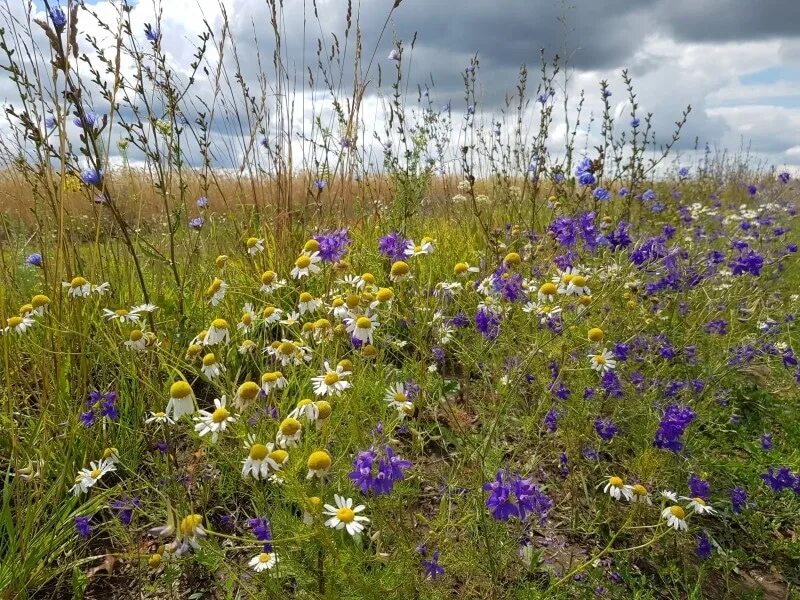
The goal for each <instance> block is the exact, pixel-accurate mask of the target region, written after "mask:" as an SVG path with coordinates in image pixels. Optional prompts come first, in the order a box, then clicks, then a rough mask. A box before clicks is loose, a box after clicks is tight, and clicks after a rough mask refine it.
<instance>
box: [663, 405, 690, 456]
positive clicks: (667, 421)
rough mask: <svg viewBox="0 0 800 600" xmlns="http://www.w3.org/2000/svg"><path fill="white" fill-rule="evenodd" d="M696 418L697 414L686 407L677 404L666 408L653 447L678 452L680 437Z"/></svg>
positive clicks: (681, 446) (681, 444) (680, 443)
mask: <svg viewBox="0 0 800 600" xmlns="http://www.w3.org/2000/svg"><path fill="white" fill-rule="evenodd" d="M696 416H697V414H696V413H695V412H694V411H693V410H692V409H691V408H689V407H688V406H680V405H678V404H670V405H669V406H667V408H666V409H665V410H664V415H663V416H662V417H661V423H660V424H659V426H658V431H656V436H655V440H654V441H653V445H654V446H655V447H656V448H663V449H665V450H671V451H672V452H680V451H681V450H682V449H683V442H682V441H681V437H682V436H683V434H684V432H685V431H686V428H687V427H688V426H689V424H690V423H691V422H692V421H694V419H695V417H696Z"/></svg>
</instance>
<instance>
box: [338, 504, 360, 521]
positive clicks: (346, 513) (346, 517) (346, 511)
mask: <svg viewBox="0 0 800 600" xmlns="http://www.w3.org/2000/svg"><path fill="white" fill-rule="evenodd" d="M336 516H337V518H338V519H339V520H340V521H341V522H342V523H352V522H353V520H354V519H355V518H356V513H354V512H353V509H352V508H347V507H346V506H343V507H342V508H340V509H339V510H337V511H336Z"/></svg>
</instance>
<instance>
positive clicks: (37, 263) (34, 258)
mask: <svg viewBox="0 0 800 600" xmlns="http://www.w3.org/2000/svg"><path fill="white" fill-rule="evenodd" d="M25 264H26V265H28V266H29V267H41V266H42V255H41V254H39V253H38V252H34V253H33V254H31V255H30V256H28V258H26V259H25Z"/></svg>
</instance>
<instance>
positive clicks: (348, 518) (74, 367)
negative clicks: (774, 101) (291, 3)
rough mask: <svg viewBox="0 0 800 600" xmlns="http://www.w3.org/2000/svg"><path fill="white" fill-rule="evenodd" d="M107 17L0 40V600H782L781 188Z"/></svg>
mask: <svg viewBox="0 0 800 600" xmlns="http://www.w3.org/2000/svg"><path fill="white" fill-rule="evenodd" d="M401 4H402V2H401V0H395V2H394V4H393V5H392V3H391V2H388V3H386V7H385V8H386V15H385V18H386V23H390V22H391V18H392V14H393V13H394V12H395V11H400V10H403V9H404V8H405V6H403V5H401ZM114 6H116V7H117V8H118V10H117V11H116V12H113V13H109V12H108V11H106V12H97V11H95V10H94V9H93V7H92V5H91V4H88V3H87V4H85V3H83V2H79V1H69V2H66V3H62V4H61V5H57V4H56V3H55V2H52V1H51V2H47V1H45V2H44V3H43V5H37V4H30V5H28V8H27V9H26V10H24V11H22V13H18V12H15V11H14V10H12V8H10V7H8V5H7V4H6V5H4V6H2V7H0V21H2V27H0V67H1V68H2V70H3V76H4V77H6V78H8V79H9V80H10V81H12V82H13V84H14V87H15V89H16V92H17V96H16V98H15V99H14V100H13V101H11V100H8V101H7V102H6V103H5V105H4V112H5V125H4V129H3V138H2V141H1V142H0V154H2V162H3V169H2V172H0V192H1V193H2V200H0V206H2V208H3V217H2V231H0V243H2V246H1V247H0V260H1V261H2V262H1V266H2V285H1V286H0V307H1V308H2V311H3V314H2V317H3V318H2V329H0V353H2V356H1V357H0V380H1V382H2V383H0V390H1V391H0V398H1V403H0V404H1V406H2V408H1V409H0V432H1V433H0V477H2V484H1V485H0V488H1V489H2V492H0V494H1V495H2V498H1V499H0V597H2V598H176V599H177V598H191V599H196V598H331V599H334V598H336V599H346V598H347V599H349V598H352V599H369V598H381V599H384V600H385V599H394V598H397V599H444V598H496V599H501V598H542V599H544V598H595V597H607V598H642V599H645V598H652V599H657V598H658V599H660V598H673V599H679V598H774V599H778V598H797V597H800V596H798V594H800V591H798V590H799V589H800V588H798V586H799V585H800V443H799V442H800V365H799V364H798V353H799V352H800V350H798V344H800V338H799V337H798V329H797V323H796V321H797V314H796V313H797V312H798V308H799V307H800V260H798V254H797V248H798V246H797V244H798V231H800V230H799V229H798V222H797V210H798V204H799V203H800V185H798V183H797V175H796V174H795V173H790V172H789V171H785V170H782V169H779V168H776V169H770V168H766V167H763V166H759V167H757V166H755V165H753V164H751V163H748V162H747V160H746V157H744V156H741V155H733V154H727V153H722V152H719V151H716V150H713V149H711V148H709V147H705V148H703V146H702V145H699V146H698V147H697V150H696V152H693V153H691V154H681V153H680V152H678V151H677V150H676V147H675V144H676V142H677V141H678V140H680V138H681V131H682V129H683V127H684V125H685V123H686V122H687V120H689V119H691V118H692V114H691V107H687V108H686V110H684V111H683V112H682V113H679V114H677V115H669V118H670V120H671V122H672V123H673V129H672V130H671V131H668V132H666V134H664V133H663V132H662V133H660V134H657V133H656V131H655V126H654V124H653V119H652V118H653V115H652V114H650V113H647V112H644V111H643V110H642V109H640V108H639V104H638V101H637V96H636V92H635V82H634V81H633V78H632V76H631V75H630V74H629V73H628V72H627V71H624V72H622V73H621V74H620V76H619V78H618V79H616V80H614V81H602V82H598V85H597V87H596V88H595V89H593V90H586V92H585V94H586V95H587V96H588V95H592V96H594V97H596V98H599V102H600V105H601V106H602V107H604V109H603V110H602V114H600V115H597V114H595V115H593V116H590V115H589V114H587V113H586V111H585V110H584V108H583V106H584V99H583V94H582V95H581V97H579V98H577V97H572V98H570V97H568V96H567V95H566V94H565V91H564V87H563V86H561V85H559V82H560V81H561V79H560V78H561V77H563V76H564V75H565V73H568V72H569V68H570V67H569V64H568V63H567V62H565V60H564V59H563V58H558V57H551V56H550V55H548V54H546V53H543V54H542V56H541V64H540V68H539V70H538V72H537V71H532V72H531V73H528V71H527V69H526V68H523V69H521V71H520V74H519V80H518V81H517V82H516V87H514V86H515V82H513V81H512V82H509V83H510V86H511V89H514V90H516V91H515V94H516V95H511V96H509V97H508V99H507V103H506V109H505V110H503V111H501V112H500V113H490V112H488V111H485V110H483V108H482V107H481V104H480V81H481V62H480V55H475V56H474V57H472V58H471V59H469V60H468V62H467V63H466V64H465V65H464V66H463V72H462V73H461V74H460V77H461V79H462V80H463V94H462V97H461V98H459V99H453V100H452V102H448V103H447V104H445V105H440V104H439V103H438V101H437V100H436V88H435V86H433V85H431V86H426V85H420V86H419V87H417V83H416V81H417V79H415V77H416V75H413V74H411V66H410V65H412V64H414V63H413V51H414V43H415V41H416V40H415V41H407V42H402V41H400V40H399V39H398V38H394V39H393V37H392V30H391V27H387V26H386V25H384V31H383V33H382V35H381V37H380V38H378V39H377V40H376V41H374V47H371V46H368V45H364V44H363V43H362V38H361V36H360V28H359V20H358V10H359V8H358V6H355V5H349V6H350V10H349V11H348V12H347V13H346V14H343V15H333V16H332V19H333V20H335V21H336V23H337V24H336V27H337V28H340V29H341V31H339V29H337V31H339V33H338V34H337V35H336V36H333V37H331V36H330V35H329V34H324V35H323V34H322V33H319V35H320V42H319V44H318V51H317V54H316V56H312V57H308V56H306V57H304V59H303V60H304V61H305V68H304V69H303V70H302V72H301V73H300V74H299V78H300V80H302V81H300V80H298V79H296V78H295V76H294V75H293V74H292V71H291V70H290V69H288V68H287V65H289V64H291V63H293V62H294V61H296V60H299V58H297V57H293V56H288V55H287V52H286V43H287V41H286V38H287V36H293V35H297V33H296V32H293V31H291V30H289V31H287V29H286V28H285V27H284V26H283V24H282V23H283V22H282V20H281V15H282V10H283V4H282V3H280V2H276V1H273V0H268V1H267V2H265V3H264V7H263V14H261V15H259V16H258V18H259V19H260V23H261V25H260V26H259V29H260V31H259V32H258V33H257V35H259V36H262V37H263V38H265V39H268V40H270V43H271V46H269V50H264V49H263V48H262V49H261V50H259V51H258V52H259V55H258V61H257V62H258V64H259V70H258V74H257V76H255V77H254V78H253V77H246V76H245V75H244V74H243V73H244V71H243V67H242V65H241V61H243V60H244V58H245V57H244V56H243V53H244V52H246V51H247V50H248V48H247V47H246V46H243V45H242V44H243V41H242V40H237V39H234V38H233V37H232V36H231V35H229V28H228V18H229V17H228V15H224V17H223V19H222V21H221V22H219V23H216V22H215V23H211V22H209V23H207V29H205V30H200V31H197V32H196V38H195V39H193V40H192V44H194V54H193V55H192V56H191V57H190V58H189V59H187V58H186V57H176V56H174V55H172V54H171V53H170V52H169V51H168V50H166V49H165V47H166V46H167V42H168V37H169V35H170V32H169V31H168V30H166V29H162V26H161V23H160V21H159V17H158V11H156V12H154V13H153V18H152V19H151V20H150V21H149V22H142V23H140V22H138V21H136V20H135V19H134V18H133V17H132V15H133V14H134V11H133V8H132V6H130V5H129V4H128V2H126V1H125V0H119V1H118V2H116V3H114ZM323 9H324V7H323V6H322V5H321V6H320V8H319V10H320V13H321V12H322V11H323ZM316 10H317V7H316V5H314V9H313V12H314V13H316ZM137 14H138V13H137ZM314 18H316V21H314ZM309 19H310V22H313V23H317V22H319V23H320V24H321V23H322V22H323V21H324V17H323V16H322V15H321V14H320V15H317V16H316V17H314V16H312V15H311V11H310V13H309ZM324 27H330V25H329V24H327V21H326V25H325V26H324ZM322 29H323V27H322V26H320V27H319V28H317V26H316V25H314V27H311V28H310V29H309V31H313V32H314V34H313V35H317V32H319V31H322ZM334 37H335V41H334ZM536 59H537V57H534V61H535V60H536ZM414 69H415V70H416V73H417V74H418V73H419V72H420V71H423V72H424V71H425V65H419V64H414ZM409 77H410V78H411V85H410V86H409V84H408V82H409ZM419 79H424V75H422V76H420V77H419ZM254 82H255V83H254ZM301 84H302V85H301ZM621 99H625V100H626V101H627V104H626V106H627V108H626V110H625V111H624V112H623V113H622V114H615V111H614V106H615V104H614V103H616V102H617V101H618V100H621ZM457 103H460V104H459V105H458V106H456V104H457ZM367 105H369V107H368V106H367ZM298 107H299V108H298ZM368 111H371V112H369V115H370V119H369V120H368V119H366V118H365V115H366V114H368ZM564 111H565V112H564ZM562 112H564V114H568V115H571V116H570V117H569V118H568V119H567V125H566V126H567V135H566V136H564V135H560V137H559V139H560V140H562V141H563V143H562V144H561V146H560V147H559V148H558V149H557V150H553V147H552V144H551V142H552V139H553V135H552V132H553V128H554V127H555V126H556V125H557V124H560V123H561V120H562V119H563V118H564V114H562ZM309 115H311V116H309ZM375 115H378V116H375ZM589 123H592V127H593V132H594V135H596V136H597V144H596V145H595V144H591V145H585V146H584V145H581V143H580V142H579V141H578V139H577V138H576V135H575V132H576V131H579V130H580V129H581V128H585V127H587V126H588V124H589Z"/></svg>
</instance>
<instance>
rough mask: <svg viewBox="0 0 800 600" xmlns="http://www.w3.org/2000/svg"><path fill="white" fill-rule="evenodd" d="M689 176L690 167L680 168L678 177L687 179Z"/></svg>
mask: <svg viewBox="0 0 800 600" xmlns="http://www.w3.org/2000/svg"><path fill="white" fill-rule="evenodd" d="M688 176H689V167H681V168H680V169H678V177H680V178H681V179H686V178H687V177H688Z"/></svg>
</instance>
